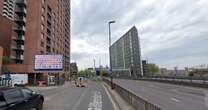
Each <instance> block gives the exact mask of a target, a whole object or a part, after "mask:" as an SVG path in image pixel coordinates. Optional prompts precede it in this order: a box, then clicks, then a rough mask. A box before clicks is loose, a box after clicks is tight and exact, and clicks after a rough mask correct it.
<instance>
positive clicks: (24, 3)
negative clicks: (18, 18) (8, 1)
mask: <svg viewBox="0 0 208 110" xmlns="http://www.w3.org/2000/svg"><path fill="white" fill-rule="evenodd" d="M16 4H18V5H22V6H27V1H26V0H16Z"/></svg>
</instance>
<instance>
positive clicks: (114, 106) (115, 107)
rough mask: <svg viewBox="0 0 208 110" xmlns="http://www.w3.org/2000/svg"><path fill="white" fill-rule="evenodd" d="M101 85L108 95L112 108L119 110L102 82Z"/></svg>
mask: <svg viewBox="0 0 208 110" xmlns="http://www.w3.org/2000/svg"><path fill="white" fill-rule="evenodd" d="M102 86H103V88H104V90H105V92H106V94H107V95H108V97H109V99H110V101H111V103H112V104H113V108H114V110H119V109H118V107H117V105H116V103H115V102H114V100H113V99H112V97H111V95H110V93H109V92H108V90H107V88H106V87H105V86H104V85H103V84H102Z"/></svg>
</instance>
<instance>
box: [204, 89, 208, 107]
mask: <svg viewBox="0 0 208 110" xmlns="http://www.w3.org/2000/svg"><path fill="white" fill-rule="evenodd" d="M204 94H205V98H204V101H205V105H206V107H207V108H208V92H207V91H204Z"/></svg>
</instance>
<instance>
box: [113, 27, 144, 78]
mask: <svg viewBox="0 0 208 110" xmlns="http://www.w3.org/2000/svg"><path fill="white" fill-rule="evenodd" d="M110 51H111V52H110V53H111V64H112V65H111V66H112V69H113V72H114V73H116V75H118V76H122V75H124V76H125V75H127V76H131V77H138V76H142V71H141V53H140V43H139V37H138V32H137V29H136V27H135V26H134V27H132V28H131V29H130V30H129V31H128V32H127V33H126V34H124V35H123V36H122V37H121V38H120V39H119V40H117V41H116V42H115V43H114V44H113V45H112V46H111V47H110Z"/></svg>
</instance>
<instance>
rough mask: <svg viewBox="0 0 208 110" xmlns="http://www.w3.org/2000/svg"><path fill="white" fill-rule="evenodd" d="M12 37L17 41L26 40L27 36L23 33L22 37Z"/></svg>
mask: <svg viewBox="0 0 208 110" xmlns="http://www.w3.org/2000/svg"><path fill="white" fill-rule="evenodd" d="M12 39H13V40H15V41H25V36H24V35H22V36H21V37H16V36H12Z"/></svg>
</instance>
